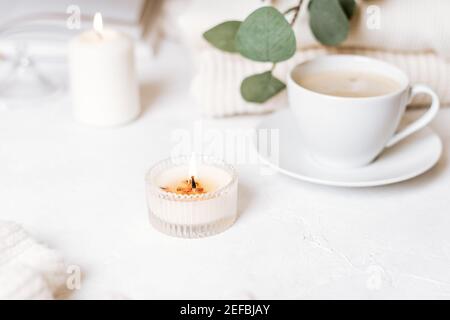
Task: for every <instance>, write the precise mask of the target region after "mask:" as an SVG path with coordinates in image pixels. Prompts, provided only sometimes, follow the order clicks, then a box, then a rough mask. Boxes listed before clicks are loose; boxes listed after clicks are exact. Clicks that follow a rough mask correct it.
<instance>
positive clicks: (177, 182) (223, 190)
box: [147, 156, 237, 238]
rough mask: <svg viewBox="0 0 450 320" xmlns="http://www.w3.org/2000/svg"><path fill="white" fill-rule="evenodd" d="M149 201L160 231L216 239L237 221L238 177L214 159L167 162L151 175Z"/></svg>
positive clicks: (149, 206)
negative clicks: (217, 234)
mask: <svg viewBox="0 0 450 320" xmlns="http://www.w3.org/2000/svg"><path fill="white" fill-rule="evenodd" d="M193 159H196V160H197V161H193ZM194 162H197V163H198V164H196V165H193V163H194ZM147 200H148V208H149V214H150V221H151V223H152V224H153V226H155V227H156V228H157V229H158V230H160V231H162V232H164V233H167V234H170V235H174V236H179V237H186V238H196V237H202V236H208V235H213V234H216V233H218V232H221V231H223V230H225V229H227V228H229V227H230V226H231V225H232V224H233V223H234V221H235V220H236V218H237V175H236V172H235V170H234V169H233V167H231V166H229V165H227V164H225V163H223V162H222V161H220V160H217V159H213V158H210V157H196V156H193V157H190V158H188V157H179V158H176V159H168V160H164V161H162V162H160V163H158V164H156V165H155V166H154V167H153V168H152V169H150V171H149V173H148V175H147Z"/></svg>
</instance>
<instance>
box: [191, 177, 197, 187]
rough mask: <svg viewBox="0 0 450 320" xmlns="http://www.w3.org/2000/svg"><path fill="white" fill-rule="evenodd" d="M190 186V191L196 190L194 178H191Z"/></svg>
mask: <svg viewBox="0 0 450 320" xmlns="http://www.w3.org/2000/svg"><path fill="white" fill-rule="evenodd" d="M191 185H192V189H196V188H197V183H196V182H195V179H194V176H192V177H191Z"/></svg>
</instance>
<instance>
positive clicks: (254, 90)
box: [241, 71, 286, 103]
mask: <svg viewBox="0 0 450 320" xmlns="http://www.w3.org/2000/svg"><path fill="white" fill-rule="evenodd" d="M284 88H286V85H285V84H284V83H283V82H281V81H280V80H278V79H277V78H275V77H274V76H273V75H272V72H271V71H266V72H263V73H260V74H255V75H252V76H250V77H247V78H245V79H244V81H243V82H242V84H241V95H242V97H243V98H244V100H246V101H248V102H255V103H264V102H266V101H267V100H269V99H270V98H272V97H273V96H275V95H276V94H277V93H279V92H280V91H282V90H284Z"/></svg>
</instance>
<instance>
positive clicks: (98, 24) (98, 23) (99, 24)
mask: <svg viewBox="0 0 450 320" xmlns="http://www.w3.org/2000/svg"><path fill="white" fill-rule="evenodd" d="M94 30H95V32H97V33H99V34H101V33H102V32H103V18H102V14H101V13H100V12H97V13H96V14H95V16H94Z"/></svg>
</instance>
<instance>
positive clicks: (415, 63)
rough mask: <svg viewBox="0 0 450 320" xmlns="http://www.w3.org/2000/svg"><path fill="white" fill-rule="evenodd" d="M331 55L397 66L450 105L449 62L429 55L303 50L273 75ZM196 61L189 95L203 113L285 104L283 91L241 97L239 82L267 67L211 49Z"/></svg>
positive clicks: (421, 102)
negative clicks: (254, 98)
mask: <svg viewBox="0 0 450 320" xmlns="http://www.w3.org/2000/svg"><path fill="white" fill-rule="evenodd" d="M330 53H345V54H357V55H363V56H368V57H373V58H377V59H380V60H384V61H386V62H388V63H391V64H393V65H396V66H397V67H399V68H400V69H402V70H403V71H405V72H406V74H407V75H408V76H409V77H410V80H411V83H412V84H416V83H424V84H427V85H429V86H430V87H431V88H432V89H433V90H435V91H436V93H437V94H438V95H439V97H440V99H441V102H442V104H450V63H448V62H447V61H446V60H445V59H444V58H442V57H440V56H438V55H436V54H434V53H431V52H430V53H394V52H389V51H382V50H368V49H367V50H366V49H353V48H341V49H324V48H313V49H305V50H301V51H299V52H297V54H296V55H295V56H294V57H293V58H292V59H290V60H289V61H287V62H283V63H280V64H278V65H277V68H276V70H275V72H274V73H275V75H276V76H277V77H279V78H280V79H283V80H284V81H285V80H286V77H287V74H288V72H289V70H290V69H291V68H292V67H293V66H295V65H296V64H298V63H300V62H302V61H305V60H308V59H311V58H314V57H317V56H321V55H325V54H330ZM197 58H198V60H199V61H201V63H198V69H197V73H196V75H195V76H194V79H193V82H192V87H191V92H192V95H193V96H194V98H195V100H196V101H197V104H198V106H199V108H200V110H201V112H202V113H203V114H205V115H207V116H212V117H221V116H231V115H237V114H255V113H265V112H268V111H273V110H276V109H278V108H281V107H285V106H286V105H287V96H286V91H284V92H282V93H280V94H278V95H277V96H275V97H274V98H272V99H271V100H269V101H268V102H266V103H264V104H254V103H248V102H246V101H244V100H243V99H242V97H241V95H240V85H241V82H242V80H243V79H244V78H245V77H247V76H249V75H251V74H254V73H258V72H263V71H267V70H269V69H270V65H269V64H264V63H255V62H252V61H250V60H247V59H244V58H242V57H240V56H239V55H235V54H228V53H223V52H221V51H219V50H216V49H214V48H211V49H202V50H201V51H200V52H199V54H198V57H197ZM426 102H427V101H426V100H424V99H423V98H420V97H419V98H418V99H417V100H415V101H414V103H413V105H415V106H419V105H424V104H425V103H426Z"/></svg>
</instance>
